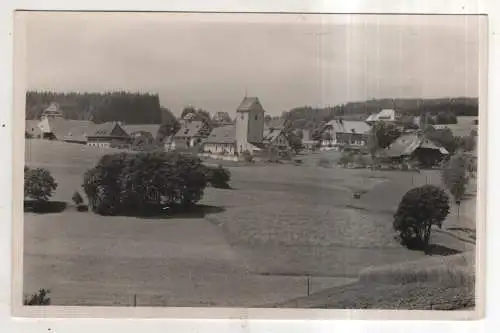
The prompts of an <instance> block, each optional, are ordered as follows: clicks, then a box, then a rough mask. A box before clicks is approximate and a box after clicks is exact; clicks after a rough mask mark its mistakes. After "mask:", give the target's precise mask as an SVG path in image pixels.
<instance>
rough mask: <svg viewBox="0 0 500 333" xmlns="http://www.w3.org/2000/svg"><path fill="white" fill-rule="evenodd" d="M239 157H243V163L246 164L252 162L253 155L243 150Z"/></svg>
mask: <svg viewBox="0 0 500 333" xmlns="http://www.w3.org/2000/svg"><path fill="white" fill-rule="evenodd" d="M241 156H242V157H243V160H244V161H245V162H247V163H252V162H253V155H252V154H251V153H250V152H249V151H248V150H245V151H244V152H242V153H241Z"/></svg>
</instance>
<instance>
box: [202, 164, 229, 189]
mask: <svg viewBox="0 0 500 333" xmlns="http://www.w3.org/2000/svg"><path fill="white" fill-rule="evenodd" d="M207 179H208V182H209V183H210V184H211V185H212V186H213V187H215V188H229V180H230V179H231V172H230V171H229V170H228V169H225V168H223V167H222V165H219V166H218V167H217V168H208V175H207Z"/></svg>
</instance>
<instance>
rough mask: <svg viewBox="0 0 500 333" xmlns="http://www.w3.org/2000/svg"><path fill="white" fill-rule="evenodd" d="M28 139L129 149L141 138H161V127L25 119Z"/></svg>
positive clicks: (58, 119) (150, 141)
mask: <svg viewBox="0 0 500 333" xmlns="http://www.w3.org/2000/svg"><path fill="white" fill-rule="evenodd" d="M25 126H26V127H25V133H26V136H28V137H31V138H40V139H48V140H58V141H65V142H70V143H78V144H85V145H88V146H93V147H101V148H108V147H118V148H125V147H128V146H129V145H130V144H131V143H132V142H134V139H136V138H137V137H139V136H141V138H143V140H146V141H147V143H153V142H155V140H157V139H158V138H159V131H160V127H161V125H154V124H153V125H150V124H145V125H123V124H121V123H119V122H107V123H103V124H95V123H93V122H91V121H85V120H70V119H63V118H43V119H41V120H26V124H25Z"/></svg>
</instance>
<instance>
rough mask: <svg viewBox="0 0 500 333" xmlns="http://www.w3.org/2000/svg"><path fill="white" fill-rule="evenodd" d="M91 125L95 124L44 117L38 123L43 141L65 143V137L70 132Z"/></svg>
mask: <svg viewBox="0 0 500 333" xmlns="http://www.w3.org/2000/svg"><path fill="white" fill-rule="evenodd" d="M91 124H93V123H92V122H90V121H86V120H73V119H63V118H57V117H56V118H47V117H44V118H43V119H42V120H41V121H40V122H39V123H38V127H39V128H40V131H41V137H42V138H43V139H49V140H60V141H63V140H64V137H65V136H66V135H67V134H68V133H69V132H70V130H71V129H72V128H76V127H85V126H88V125H91Z"/></svg>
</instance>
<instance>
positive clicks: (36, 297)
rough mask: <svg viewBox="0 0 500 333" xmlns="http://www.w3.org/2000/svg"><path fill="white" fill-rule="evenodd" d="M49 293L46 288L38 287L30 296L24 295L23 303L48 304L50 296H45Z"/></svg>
mask: <svg viewBox="0 0 500 333" xmlns="http://www.w3.org/2000/svg"><path fill="white" fill-rule="evenodd" d="M49 294H50V290H48V289H40V290H39V291H38V292H36V293H34V294H33V295H30V296H24V300H23V304H24V305H50V298H49V297H47V296H48V295H49Z"/></svg>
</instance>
